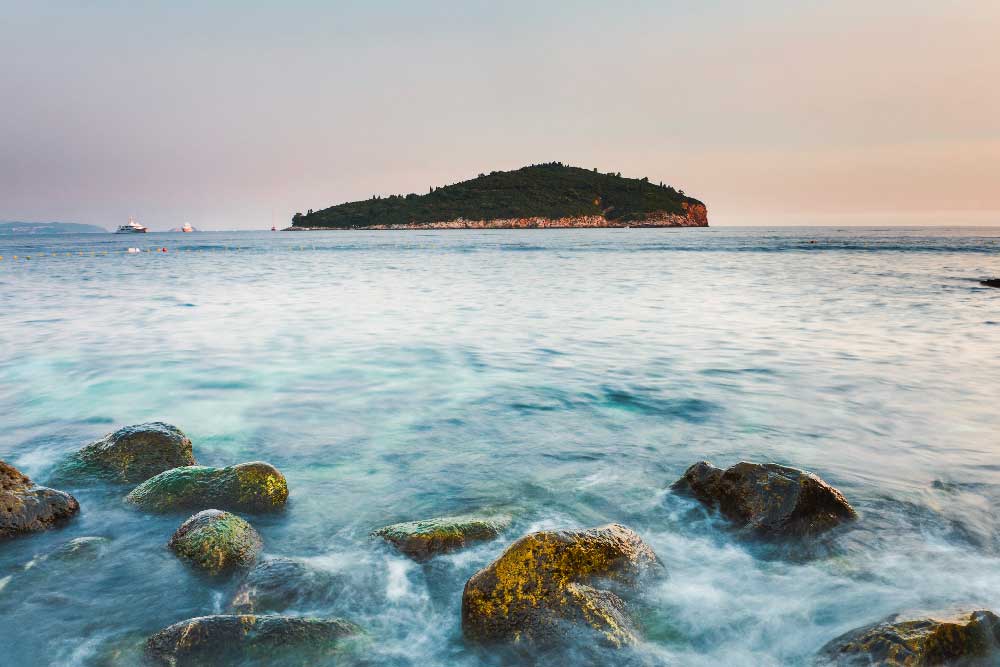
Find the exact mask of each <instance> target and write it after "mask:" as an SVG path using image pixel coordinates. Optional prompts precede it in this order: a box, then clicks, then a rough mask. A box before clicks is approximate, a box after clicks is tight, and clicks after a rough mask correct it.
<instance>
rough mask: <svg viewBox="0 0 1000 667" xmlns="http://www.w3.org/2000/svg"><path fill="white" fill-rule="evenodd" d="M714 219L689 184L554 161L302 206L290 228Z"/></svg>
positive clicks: (697, 222) (693, 222)
mask: <svg viewBox="0 0 1000 667" xmlns="http://www.w3.org/2000/svg"><path fill="white" fill-rule="evenodd" d="M707 226H708V212H707V210H706V208H705V204H703V203H702V202H700V201H698V200H697V199H694V198H692V197H688V196H687V195H685V194H684V191H683V190H677V189H675V188H673V187H672V186H670V185H664V184H663V183H659V184H657V183H650V182H649V179H648V178H622V176H621V175H620V174H602V173H599V172H598V171H597V170H596V169H594V170H588V169H581V168H579V167H569V166H565V165H563V164H562V163H560V162H552V163H548V164H539V165H532V166H530V167H523V168H521V169H517V170H515V171H494V172H492V173H490V174H480V175H479V176H478V177H477V178H473V179H471V180H468V181H463V182H461V183H456V184H454V185H448V186H445V187H440V188H433V187H432V188H431V189H430V192H429V193H428V194H425V195H417V194H409V195H390V196H388V197H377V196H376V197H373V198H371V199H367V200H365V201H356V202H348V203H346V204H339V205H337V206H331V207H330V208H326V209H323V210H320V211H312V210H310V211H309V212H308V213H306V214H305V215H303V214H302V213H296V214H295V216H294V217H293V218H292V226H291V227H288V228H287V230H289V231H298V230H315V229H534V228H568V227H707Z"/></svg>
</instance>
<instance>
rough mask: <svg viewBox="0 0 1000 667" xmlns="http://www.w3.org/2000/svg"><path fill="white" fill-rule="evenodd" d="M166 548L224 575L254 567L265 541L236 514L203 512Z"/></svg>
mask: <svg viewBox="0 0 1000 667" xmlns="http://www.w3.org/2000/svg"><path fill="white" fill-rule="evenodd" d="M167 546H169V547H170V548H171V549H172V550H173V552H174V553H175V554H177V555H178V557H180V558H182V559H184V560H186V561H188V562H190V563H191V564H192V565H194V566H195V567H197V568H199V569H201V570H204V571H205V572H207V573H209V574H221V573H223V572H229V571H231V570H234V569H238V568H248V567H251V566H252V565H253V564H254V561H256V560H257V555H258V554H259V553H260V550H261V547H262V546H263V541H262V540H261V539H260V535H259V534H257V531H256V530H254V529H253V526H251V525H250V524H249V523H247V522H246V521H244V520H243V519H241V518H240V517H238V516H236V515H235V514H230V513H229V512H222V511H219V510H203V511H201V512H198V513H197V514H195V515H194V516H192V517H191V518H190V519H188V520H187V521H185V522H184V523H183V524H181V527H180V528H178V529H177V532H175V533H174V534H173V537H171V538H170V542H168V543H167Z"/></svg>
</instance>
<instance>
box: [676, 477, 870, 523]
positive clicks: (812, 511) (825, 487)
mask: <svg viewBox="0 0 1000 667" xmlns="http://www.w3.org/2000/svg"><path fill="white" fill-rule="evenodd" d="M673 489H674V490H675V491H678V492H680V493H685V494H688V495H691V496H693V497H694V498H696V499H697V500H699V501H701V502H702V503H703V504H705V505H708V506H709V507H713V508H718V510H719V512H720V513H721V514H722V516H723V517H725V518H726V519H728V520H729V521H731V522H732V523H733V524H735V526H736V527H737V528H738V529H740V530H741V531H745V532H747V533H750V534H753V535H755V536H757V537H763V538H779V537H807V536H811V535H818V534H819V533H822V532H825V531H827V530H830V529H831V528H834V527H835V526H838V525H840V524H842V523H844V522H846V521H852V520H854V519H856V518H857V513H856V512H855V511H854V508H853V507H851V505H850V503H848V502H847V500H845V499H844V496H843V495H841V493H840V491H838V490H837V489H835V488H833V487H832V486H830V485H829V484H827V483H826V482H824V481H823V480H822V479H820V478H819V477H817V476H816V475H814V474H812V473H809V472H805V471H802V470H797V469H796V468H788V467H786V466H782V465H778V464H776V463H747V462H741V463H737V464H736V465H734V466H732V467H730V468H727V469H726V470H722V469H720V468H716V467H715V466H713V465H712V464H711V463H708V462H707V461H700V462H698V463H696V464H694V465H693V466H691V467H690V468H688V470H687V472H685V473H684V476H683V477H682V478H681V479H679V480H678V481H677V482H675V483H674V485H673Z"/></svg>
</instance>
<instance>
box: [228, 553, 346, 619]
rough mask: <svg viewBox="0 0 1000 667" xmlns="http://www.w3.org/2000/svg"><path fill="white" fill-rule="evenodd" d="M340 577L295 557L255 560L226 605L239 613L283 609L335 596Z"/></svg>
mask: <svg viewBox="0 0 1000 667" xmlns="http://www.w3.org/2000/svg"><path fill="white" fill-rule="evenodd" d="M341 583H342V582H341V580H340V578H339V577H337V575H335V574H333V573H332V572H329V571H326V570H321V569H317V568H313V567H310V566H309V565H308V564H307V563H306V562H304V561H302V560H300V559H298V558H286V557H283V556H276V557H273V558H267V559H265V560H262V561H261V562H259V563H257V565H255V566H254V568H253V569H252V570H250V572H248V573H247V576H246V578H245V579H244V580H243V582H242V583H241V584H240V587H239V588H238V589H237V591H236V594H235V595H234V596H233V599H232V600H231V601H230V603H229V608H230V609H231V610H232V611H234V612H236V613H240V614H259V613H265V612H272V613H273V612H282V611H285V610H287V609H291V608H297V609H302V608H304V607H306V606H310V605H315V604H323V603H326V602H329V601H330V600H331V599H333V598H335V597H336V595H337V593H338V591H339V589H340V588H341Z"/></svg>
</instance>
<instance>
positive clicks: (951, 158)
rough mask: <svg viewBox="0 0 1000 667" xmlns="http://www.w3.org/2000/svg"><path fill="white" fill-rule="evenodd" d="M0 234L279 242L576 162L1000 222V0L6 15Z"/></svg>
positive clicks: (780, 197) (88, 9)
mask: <svg viewBox="0 0 1000 667" xmlns="http://www.w3.org/2000/svg"><path fill="white" fill-rule="evenodd" d="M0 10H2V19H0V62H2V63H3V66H2V67H0V100H2V105H3V110H2V115H0V118H2V121H0V220H4V219H6V220H64V221H74V222H85V223H93V224H99V225H102V226H104V227H108V228H110V227H112V226H114V225H117V224H120V223H121V222H122V221H124V220H125V219H126V218H127V217H128V216H129V215H130V214H131V215H135V216H136V217H137V218H138V219H139V220H140V221H142V222H143V223H145V224H147V225H148V226H150V227H151V228H153V229H164V228H168V227H172V226H176V225H179V224H180V223H182V222H184V221H190V222H191V223H192V224H194V225H195V226H196V227H200V228H203V229H233V228H263V227H269V226H270V221H271V218H272V212H273V216H274V220H275V222H276V223H278V224H285V223H287V221H288V220H289V219H290V217H291V215H292V213H294V212H295V211H297V210H300V211H305V210H306V209H309V208H314V209H319V208H323V207H325V206H329V205H331V204H335V203H340V202H343V201H349V200H354V199H362V198H366V197H370V196H371V195H372V194H375V193H379V194H392V193H405V192H426V191H427V189H428V186H430V185H442V184H447V183H452V182H455V181H459V180H464V179H466V178H469V177H472V176H475V175H476V174H478V173H480V172H483V171H491V170H494V169H512V168H516V167H519V166H523V165H525V164H530V163H536V162H549V161H561V162H564V163H568V164H574V165H579V166H582V167H587V168H591V167H597V168H598V169H600V170H601V171H620V172H622V174H623V175H627V176H636V177H641V176H648V177H649V178H650V180H653V181H661V180H662V181H665V182H668V183H671V184H674V185H676V186H677V187H680V188H683V189H684V190H686V191H687V192H688V193H689V194H692V195H694V196H696V197H699V198H701V199H703V200H704V201H705V202H706V203H707V204H708V208H709V215H710V221H711V222H713V223H716V224H837V225H842V224H1000V2H997V0H957V1H954V2H941V1H940V0H938V1H936V2H928V1H924V0H864V1H859V0H838V1H837V2H827V1H824V2H814V1H809V0H795V1H792V0H758V1H756V2H742V1H740V2H736V1H722V0H714V1H713V0H674V1H669V0H657V1H648V2H647V1H642V0H636V1H628V0H619V1H618V2H607V1H606V0H604V1H601V2H591V1H589V0H576V1H574V2H557V1H555V0H553V1H550V2H539V1H538V0H533V1H530V2H525V1H521V0H508V1H505V2H496V1H491V2H485V1H478V0H461V1H454V2H434V1H433V0H426V1H423V2H398V1H397V2H389V1H384V2H379V1H378V0H369V1H367V2H334V1H314V2H313V1H305V0H299V1H292V0H289V1H286V2H273V3H263V2H250V1H249V0H240V1H235V0H233V1H226V2H223V1H217V2H182V1H173V2H143V1H138V0H127V1H123V2H83V1H82V0H78V1H76V2H48V1H45V0H31V1H30V2H28V1H20V0H15V1H11V0H0Z"/></svg>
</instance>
